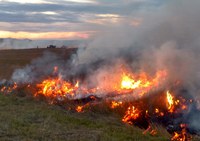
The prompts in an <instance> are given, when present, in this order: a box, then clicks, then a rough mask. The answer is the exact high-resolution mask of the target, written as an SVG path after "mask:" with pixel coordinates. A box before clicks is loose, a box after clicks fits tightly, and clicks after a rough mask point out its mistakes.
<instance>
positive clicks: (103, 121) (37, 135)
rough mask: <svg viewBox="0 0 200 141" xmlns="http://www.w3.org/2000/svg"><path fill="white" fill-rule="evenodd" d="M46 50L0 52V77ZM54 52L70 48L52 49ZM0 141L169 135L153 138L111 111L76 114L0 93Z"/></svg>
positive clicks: (139, 140) (112, 140)
mask: <svg viewBox="0 0 200 141" xmlns="http://www.w3.org/2000/svg"><path fill="white" fill-rule="evenodd" d="M45 50H46V49H31V50H9V51H0V78H9V77H10V75H11V73H12V71H13V70H14V69H15V68H17V67H21V66H24V65H26V64H27V63H29V62H31V60H32V59H34V58H36V57H39V56H41V55H42V52H44V51H45ZM51 51H53V52H56V53H59V54H61V53H63V52H64V53H65V54H66V56H67V55H68V54H70V53H71V51H69V50H68V51H66V50H63V49H51ZM0 121H1V122H0V140H9V141H10V140H14V141H17V140H19V141H22V140H24V141H29V140H30V141H32V140H41V141H45V140H48V141H51V140H65V141H68V140H71V141H90V140H91V141H118V140H119V141H128V140H130V141H166V140H169V135H168V134H167V133H166V132H165V131H164V130H160V133H159V134H158V135H156V136H154V137H152V136H151V135H148V134H147V135H143V134H142V130H141V129H138V128H136V127H133V126H130V125H125V124H124V123H122V122H121V119H120V117H118V116H117V115H114V114H113V113H110V114H108V113H103V112H99V111H96V112H95V111H91V112H86V113H76V112H72V111H66V110H64V109H61V108H60V107H58V106H55V105H49V104H47V103H45V102H42V101H37V100H33V99H32V98H27V97H16V96H14V95H12V96H5V95H1V94H0Z"/></svg>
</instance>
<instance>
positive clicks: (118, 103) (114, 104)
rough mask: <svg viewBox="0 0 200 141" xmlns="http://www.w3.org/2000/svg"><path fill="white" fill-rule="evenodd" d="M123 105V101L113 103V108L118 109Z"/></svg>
mask: <svg viewBox="0 0 200 141" xmlns="http://www.w3.org/2000/svg"><path fill="white" fill-rule="evenodd" d="M121 105H122V102H121V101H112V102H111V108H112V109H114V108H116V107H119V106H121Z"/></svg>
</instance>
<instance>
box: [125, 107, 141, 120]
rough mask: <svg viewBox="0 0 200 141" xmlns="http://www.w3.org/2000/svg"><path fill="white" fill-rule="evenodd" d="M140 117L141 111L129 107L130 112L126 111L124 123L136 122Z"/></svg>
mask: <svg viewBox="0 0 200 141" xmlns="http://www.w3.org/2000/svg"><path fill="white" fill-rule="evenodd" d="M139 117H140V111H139V110H138V109H137V108H135V107H134V106H130V107H128V110H127V111H126V113H125V115H124V117H123V118H122V121H123V122H128V123H130V122H129V121H130V120H131V119H133V120H136V119H137V118H139Z"/></svg>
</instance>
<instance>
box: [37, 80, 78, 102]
mask: <svg viewBox="0 0 200 141" xmlns="http://www.w3.org/2000/svg"><path fill="white" fill-rule="evenodd" d="M37 87H38V88H39V91H38V93H37V94H43V95H44V96H46V97H51V98H58V97H60V98H65V97H73V96H74V94H75V90H76V89H77V88H78V85H77V84H76V85H75V86H73V85H72V84H71V83H69V82H66V81H64V80H62V79H61V78H54V79H53V78H49V79H46V80H44V81H43V82H42V83H41V84H37ZM37 94H36V95H37Z"/></svg>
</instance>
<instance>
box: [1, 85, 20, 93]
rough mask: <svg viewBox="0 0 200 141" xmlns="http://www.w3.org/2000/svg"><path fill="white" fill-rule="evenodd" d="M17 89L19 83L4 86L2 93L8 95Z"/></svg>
mask: <svg viewBox="0 0 200 141" xmlns="http://www.w3.org/2000/svg"><path fill="white" fill-rule="evenodd" d="M16 89H17V83H15V82H14V83H13V84H12V85H9V86H3V87H2V88H0V92H2V93H4V94H8V93H11V92H12V91H14V90H16Z"/></svg>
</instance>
